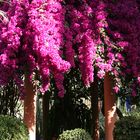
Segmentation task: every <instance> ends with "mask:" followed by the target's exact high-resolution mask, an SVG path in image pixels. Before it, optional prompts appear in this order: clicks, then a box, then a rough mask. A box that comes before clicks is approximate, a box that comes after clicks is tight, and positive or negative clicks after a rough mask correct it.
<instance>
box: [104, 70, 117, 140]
mask: <svg viewBox="0 0 140 140" xmlns="http://www.w3.org/2000/svg"><path fill="white" fill-rule="evenodd" d="M111 82H112V81H111V77H110V76H109V74H108V73H106V75H105V79H104V111H105V140H113V129H114V123H115V121H116V104H115V95H114V94H113V93H112V83H111Z"/></svg>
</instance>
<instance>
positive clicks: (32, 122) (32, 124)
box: [24, 74, 36, 140]
mask: <svg viewBox="0 0 140 140" xmlns="http://www.w3.org/2000/svg"><path fill="white" fill-rule="evenodd" d="M25 92H26V93H25V97H24V123H25V124H26V126H27V128H28V131H29V140H36V94H35V91H34V88H33V84H32V83H31V81H30V80H29V78H28V75H27V74H25Z"/></svg>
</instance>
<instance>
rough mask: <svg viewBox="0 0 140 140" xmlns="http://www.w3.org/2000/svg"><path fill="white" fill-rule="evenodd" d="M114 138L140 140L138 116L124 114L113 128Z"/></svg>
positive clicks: (116, 139) (118, 139)
mask: <svg viewBox="0 0 140 140" xmlns="http://www.w3.org/2000/svg"><path fill="white" fill-rule="evenodd" d="M114 139H115V140H140V116H125V117H123V118H122V119H120V120H118V121H117V122H116V124H115V128H114Z"/></svg>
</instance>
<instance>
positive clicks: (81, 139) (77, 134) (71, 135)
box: [58, 128, 91, 140]
mask: <svg viewBox="0 0 140 140" xmlns="http://www.w3.org/2000/svg"><path fill="white" fill-rule="evenodd" d="M58 140H91V136H90V135H89V133H88V132H86V131H85V130H84V129H80V128H76V129H74V130H66V131H64V132H63V133H62V134H60V135H59V138H58Z"/></svg>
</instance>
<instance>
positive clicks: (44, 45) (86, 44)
mask: <svg viewBox="0 0 140 140" xmlns="http://www.w3.org/2000/svg"><path fill="white" fill-rule="evenodd" d="M10 2H11V4H10V5H7V4H3V5H2V6H1V7H0V9H1V10H4V11H5V13H6V15H7V17H6V18H4V19H3V20H2V22H0V84H6V83H7V82H8V81H9V80H10V79H11V78H12V79H14V80H15V81H16V83H17V84H18V85H19V86H20V87H22V86H23V82H22V78H20V77H22V75H23V74H24V72H25V71H28V74H29V77H30V79H32V76H33V73H34V71H35V70H37V71H38V72H39V74H40V77H41V80H42V87H41V91H42V92H45V91H47V90H48V88H49V85H50V75H53V76H54V78H55V82H56V86H57V88H58V93H59V96H60V97H63V96H64V91H65V90H64V87H63V80H64V76H63V75H64V73H65V72H67V71H68V70H69V69H70V67H78V68H79V69H80V71H81V74H82V79H83V82H84V84H85V85H86V86H90V84H91V83H92V82H93V81H94V67H96V69H97V70H98V72H97V76H98V77H99V78H104V75H105V73H106V72H110V73H112V74H113V76H114V77H115V78H114V79H116V84H115V85H114V91H116V92H118V91H119V83H120V81H121V77H122V76H123V77H125V76H126V75H129V76H131V79H132V78H134V79H137V82H136V84H139V81H140V80H139V78H138V77H140V47H139V46H140V38H139V35H140V26H139V23H140V4H139V2H138V1H136V0H133V1H132V0H127V1H126V0H117V1H114V0H100V1H99V0H94V1H91V0H21V1H19V0H11V1H10ZM118 79H119V80H118ZM134 81H136V80H134ZM133 84H134V83H133ZM136 84H134V85H135V86H133V87H136ZM134 93H135V92H133V95H134Z"/></svg>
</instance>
